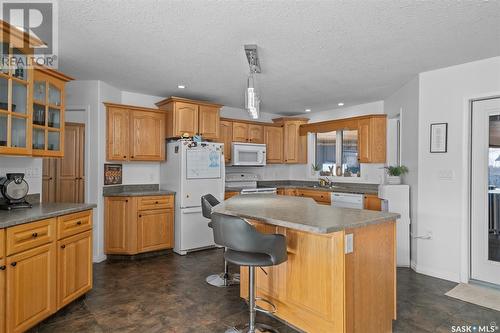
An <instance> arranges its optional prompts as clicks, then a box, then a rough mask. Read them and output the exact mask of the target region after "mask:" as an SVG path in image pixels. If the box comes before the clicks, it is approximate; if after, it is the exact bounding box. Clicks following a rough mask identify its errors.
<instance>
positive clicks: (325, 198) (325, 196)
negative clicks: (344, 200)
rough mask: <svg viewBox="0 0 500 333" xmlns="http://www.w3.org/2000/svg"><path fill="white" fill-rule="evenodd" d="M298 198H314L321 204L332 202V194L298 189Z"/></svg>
mask: <svg viewBox="0 0 500 333" xmlns="http://www.w3.org/2000/svg"><path fill="white" fill-rule="evenodd" d="M297 196H299V197H307V198H312V199H314V200H315V201H317V202H319V203H327V204H329V203H330V202H331V199H330V198H331V197H330V192H324V191H314V190H303V189H298V190H297Z"/></svg>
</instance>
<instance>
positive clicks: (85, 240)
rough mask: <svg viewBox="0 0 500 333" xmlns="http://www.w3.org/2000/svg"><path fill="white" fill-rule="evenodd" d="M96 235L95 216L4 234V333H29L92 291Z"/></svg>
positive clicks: (0, 264) (0, 324)
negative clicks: (60, 227) (61, 226)
mask: <svg viewBox="0 0 500 333" xmlns="http://www.w3.org/2000/svg"><path fill="white" fill-rule="evenodd" d="M77 217H78V219H76V218H77ZM81 219H87V220H88V221H89V223H87V224H85V225H83V226H81V225H82V224H78V222H80V220H81ZM61 221H66V222H67V223H66V228H65V229H64V230H65V231H64V233H58V235H59V236H57V237H56V231H55V229H56V222H57V224H59V223H60V222H61ZM68 221H69V222H68ZM71 221H74V222H75V225H76V227H75V228H71V223H70V222H71ZM68 226H70V227H68ZM81 228H84V230H82V229H81ZM4 234H7V240H8V242H7V243H5V242H4V241H3V236H4ZM91 234H92V211H91V210H88V211H84V212H80V213H75V214H68V215H64V216H62V217H58V218H57V219H56V218H52V219H46V220H41V221H36V222H33V223H26V224H21V225H18V226H13V227H9V228H7V229H6V232H5V231H4V230H3V229H2V230H0V249H1V250H0V333H4V332H7V333H17V332H25V331H27V330H28V329H30V328H31V327H33V326H34V325H36V324H37V323H39V322H40V321H42V320H43V319H45V318H47V317H48V316H50V315H51V314H53V313H55V312H56V310H58V309H60V308H61V307H63V306H64V305H66V304H68V303H70V302H71V301H73V300H75V299H76V298H78V297H80V296H81V295H83V294H84V293H85V292H87V291H89V290H90V289H91V288H92V236H91ZM63 235H69V236H68V237H66V238H64V237H62V236H63ZM5 248H7V251H6V250H5ZM4 253H6V257H5V258H2V256H3V255H4Z"/></svg>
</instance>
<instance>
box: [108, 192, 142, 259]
mask: <svg viewBox="0 0 500 333" xmlns="http://www.w3.org/2000/svg"><path fill="white" fill-rule="evenodd" d="M133 201H134V200H133V198H130V197H106V198H105V199H104V204H105V210H104V223H105V232H104V244H105V246H104V251H105V252H106V254H114V253H134V252H135V251H136V249H137V228H134V227H135V224H134V221H135V216H134V205H133Z"/></svg>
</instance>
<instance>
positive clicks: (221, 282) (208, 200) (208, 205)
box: [201, 194, 240, 287]
mask: <svg viewBox="0 0 500 333" xmlns="http://www.w3.org/2000/svg"><path fill="white" fill-rule="evenodd" d="M219 203H220V201H219V200H217V198H216V197H214V196H213V195H212V194H205V195H204V196H202V197H201V211H202V214H203V216H204V217H205V218H207V219H211V216H212V208H213V207H214V206H217V205H218V204H219ZM208 226H209V227H210V228H212V222H208ZM225 251H226V248H224V252H225ZM205 281H207V283H208V284H210V285H212V286H214V287H228V286H232V285H236V284H239V283H240V275H239V274H231V273H230V272H229V265H228V263H227V261H226V259H224V272H223V273H220V274H212V275H209V276H207V278H206V279H205Z"/></svg>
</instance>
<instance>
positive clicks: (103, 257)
mask: <svg viewBox="0 0 500 333" xmlns="http://www.w3.org/2000/svg"><path fill="white" fill-rule="evenodd" d="M104 260H106V255H105V254H101V255H98V256H94V258H92V261H93V262H94V263H96V264H97V263H100V262H103V261H104Z"/></svg>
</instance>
